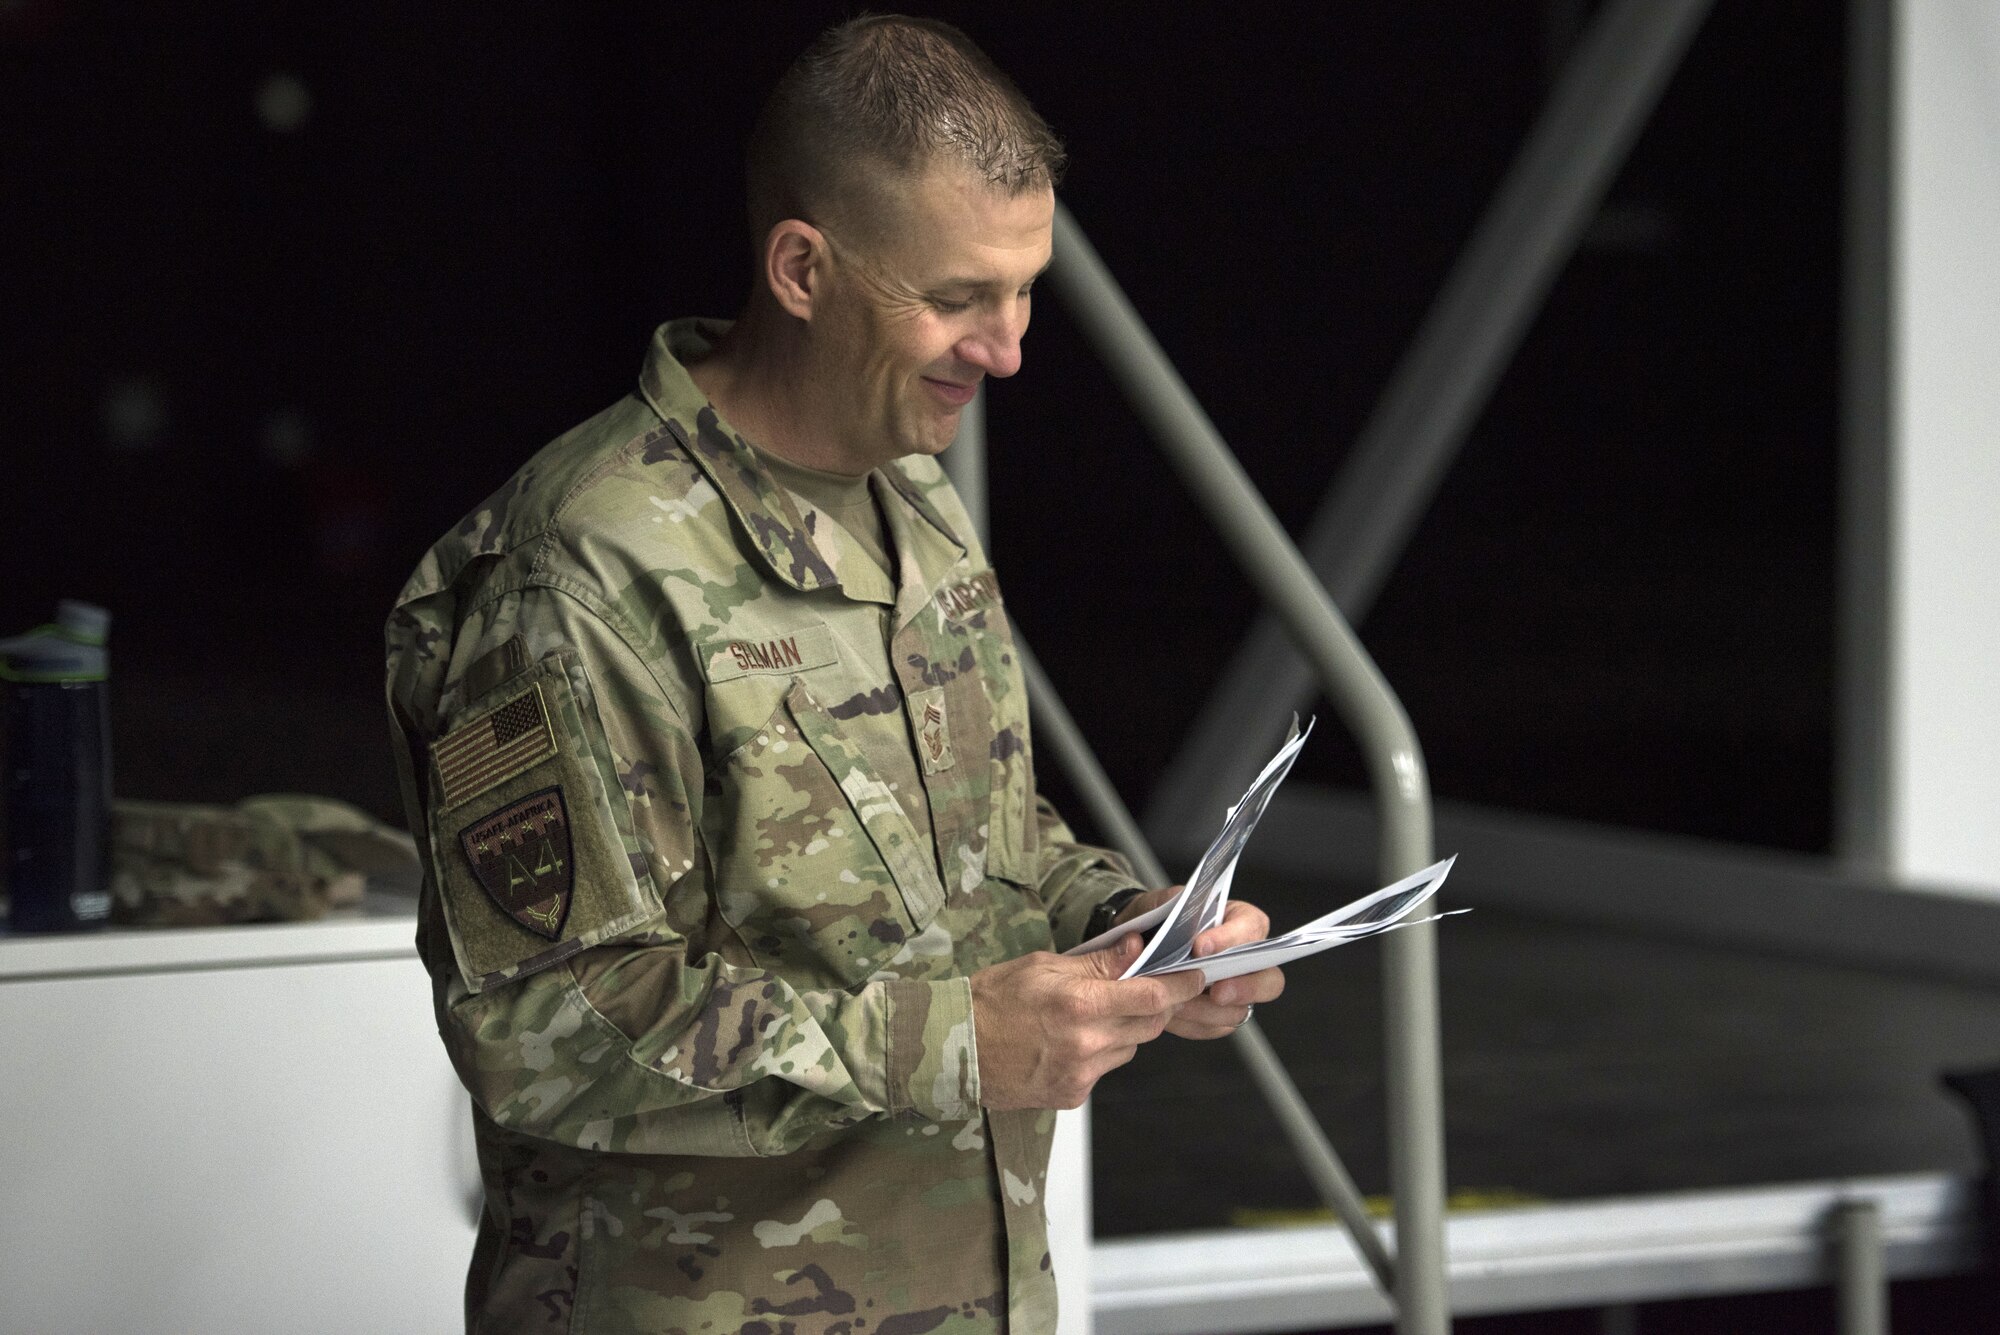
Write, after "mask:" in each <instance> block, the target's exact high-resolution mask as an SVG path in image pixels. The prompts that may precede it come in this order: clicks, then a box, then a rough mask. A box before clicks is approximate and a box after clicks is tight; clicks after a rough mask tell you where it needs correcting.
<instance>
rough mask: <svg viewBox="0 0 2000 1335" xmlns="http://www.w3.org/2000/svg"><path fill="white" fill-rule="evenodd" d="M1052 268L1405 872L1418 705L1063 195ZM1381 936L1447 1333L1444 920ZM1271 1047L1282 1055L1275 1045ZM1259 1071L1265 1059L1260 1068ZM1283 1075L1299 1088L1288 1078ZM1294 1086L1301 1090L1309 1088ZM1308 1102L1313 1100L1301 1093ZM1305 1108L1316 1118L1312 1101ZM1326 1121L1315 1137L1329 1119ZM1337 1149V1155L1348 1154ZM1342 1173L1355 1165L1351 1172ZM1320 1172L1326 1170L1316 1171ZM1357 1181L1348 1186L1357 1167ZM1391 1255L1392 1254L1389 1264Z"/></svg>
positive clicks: (1410, 1297) (1423, 793)
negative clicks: (1316, 695) (1365, 782)
mask: <svg viewBox="0 0 2000 1335" xmlns="http://www.w3.org/2000/svg"><path fill="white" fill-rule="evenodd" d="M1048 281H1049V282H1050V284H1051V285H1052V286H1053V287H1054V289H1055V291H1056V293H1057V295H1058V296H1060V297H1061V298H1062V299H1063V302H1064V304H1065V305H1066V306H1067V307H1068V308H1069V310H1070V312H1071V313H1072V315H1073V316H1074V317H1075V319H1076V321H1077V323H1078V325H1079V326H1080V327H1081V328H1082V329H1083V332H1084V334H1085V336H1086V337H1088V338H1089V340H1090V341H1091V343H1092V344H1093V345H1094V346H1095V347H1096V349H1097V351H1098V354H1099V356H1101V357H1103V359H1104V361H1105V363H1106V365H1107V367H1108V368H1109V370H1110V372H1111V375H1112V378H1113V379H1114V380H1116V381H1117V382H1118V384H1119V387H1120V388H1121V389H1122V390H1123V391H1124V392H1125V395H1126V397H1127V398H1128V399H1129V400H1130V401H1131V403H1132V406H1133V407H1134V409H1135V410H1136V411H1137V412H1138V414H1139V417H1140V419H1141V420H1142V421H1143V422H1144V423H1145V424H1146V426H1147V427H1148V428H1149V430H1150V431H1151V433H1152V435H1153V437H1154V439H1155V441H1156V442H1157V443H1158V444H1159V445H1160V448H1161V450H1162V451H1163V452H1164V453H1165V454H1166V456H1167V460H1168V462H1169V463H1171V464H1172V465H1173V467H1174V469H1175V471H1176V472H1177V473H1179V474H1180V476H1181V479H1182V481H1183V482H1185V483H1186V484H1187V486H1188V489H1189V491H1190V492H1191V493H1192V495H1193V497H1194V499H1195V501H1196V503H1197V504H1199V505H1200V506H1201V507H1202V508H1203V509H1204V510H1205V511H1206V512H1207V513H1208V516H1209V519H1210V521H1211V522H1212V523H1213V524H1214V525H1215V527H1216V529H1217V530H1218V532H1219V533H1220V534H1221V536H1222V538H1223V540H1224V542H1225V543H1226V544H1227V545H1228V546H1229V548H1230V550H1231V552H1232V553H1233V554H1234V555H1235V557H1236V559H1237V561H1238V563H1239V564H1240V565H1241V566H1242V567H1243V569H1244V572H1245V573H1246V574H1247V575H1248V576H1249V577H1250V581H1251V583H1252V585H1253V586H1254V587H1255V588H1256V590H1257V592H1258V594H1259V596H1260V597H1261V598H1262V599H1263V601H1264V603H1265V604H1266V606H1267V607H1268V608H1269V609H1270V610H1272V611H1273V612H1275V613H1276V614H1277V616H1278V617H1279V618H1280V619H1281V620H1282V621H1283V622H1284V624H1285V626H1286V627H1287V629H1288V630H1289V631H1290V632H1291V634H1292V636H1293V638H1294V640H1295V641H1296V642H1297V645H1298V648H1299V650H1300V652H1301V653H1303V654H1304V655H1305V657H1306V659H1307V660H1308V661H1309V662H1310V663H1311V664H1312V666H1313V668H1314V671H1315V673H1316V675H1317V677H1318V679H1319V681H1320V683H1321V685H1322V687H1323V688H1324V690H1325V691H1326V694H1327V696H1328V698H1329V699H1330V700H1331V701H1332V703H1333V706H1334V708H1335V710H1336V711H1337V712H1338V713H1339V714H1340V716H1341V718H1342V720H1343V721H1344V722H1345V723H1346V724H1347V726H1348V728H1349V729H1350V730H1351V731H1352V732H1353V733H1354V735H1355V737H1356V739H1357V741H1358V742H1359V743H1360V746H1361V751H1362V755H1363V758H1364V760H1365V762H1366V764H1367V767H1368V771H1369V776H1370V780H1371V785H1372V787H1373V790H1374V793H1375V797H1376V802H1377V806H1378V810H1379V812H1380V816H1381V830H1382V847H1381V855H1380V856H1381V861H1380V870H1381V874H1382V876H1383V878H1384V879H1385V880H1394V879H1397V878H1399V877H1402V876H1404V875H1407V874H1409V873H1410V872H1412V871H1415V870H1417V869H1418V868H1420V867H1422V866H1424V865H1426V864H1427V863H1428V862H1429V861H1430V860H1431V809H1430V785H1429V782H1428V779H1427V778H1426V775H1425V772H1424V762H1423V752H1422V750H1421V749H1420V748H1419V747H1418V745H1417V739H1416V734H1415V732H1414V730H1413V729H1412V728H1411V727H1410V721H1409V717H1408V716H1407V715H1406V714H1405V713H1404V711H1403V707H1402V705H1401V703H1400V702H1399V701H1398V700H1397V699H1396V696H1395V694H1394V692H1392V691H1391V690H1390V689H1389V686H1388V683H1387V682H1385V681H1384V680H1383V679H1382V674H1381V673H1380V672H1379V671H1378V670H1377V669H1376V667H1375V664H1374V662H1373V660H1371V659H1370V658H1369V657H1368V654H1367V652H1366V651H1365V650H1364V649H1363V648H1362V647H1361V645H1360V643H1359V641H1357V640H1356V639H1355V638H1354V633H1353V632H1352V631H1351V630H1350V629H1349V628H1348V626H1347V623H1346V622H1345V621H1344V620H1343V619H1342V618H1341V615H1340V613H1339V611H1338V610H1337V609H1335V607H1334V605H1333V601H1332V599H1331V598H1329V597H1328V596H1327V593H1326V590H1325V588H1324V587H1322V586H1321V584H1320V583H1319V581H1318V579H1317V578H1315V576H1314V575H1313V572H1312V569H1311V567H1310V566H1309V565H1308V564H1307V563H1306V560H1305V558H1304V556H1302V555H1301V554H1300V553H1299V550H1298V548H1297V547H1296V546H1294V545H1293V543H1292V542H1291V540H1290V538H1288V537H1287V536H1286V534H1285V530H1284V526H1283V525H1281V524H1280V523H1279V522H1278V520H1277V517H1276V516H1275V515H1273V514H1272V513H1271V510H1270V507H1269V506H1268V505H1266V504H1265V503H1264V499H1263V497H1262V496H1261V495H1259V494H1258V492H1257V489H1256V487H1255V486H1254V485H1252V483H1251V481H1250V479H1249V477H1248V476H1247V475H1246V474H1245V473H1244V472H1243V469H1242V466H1241V465H1240V464H1239V463H1237V461H1236V457H1235V455H1233V454H1232V453H1230V451H1229V448H1228V446H1227V445H1225V444H1224V443H1223V440H1222V437H1221V434H1220V433H1219V432H1217V431H1216V429H1215V425H1214V423H1213V422H1211V421H1210V420H1209V418H1208V415H1207V414H1206V413H1205V412H1203V411H1202V408H1201V405H1200V404H1199V403H1197V402H1196V401H1195V397H1194V395H1193V393H1192V392H1190V391H1189V389H1188V387H1187V385H1186V383H1185V382H1184V381H1182V379H1181V378H1180V375H1179V373H1177V372H1176V371H1175V370H1174V368H1173V365H1172V363H1171V362H1169V361H1168V360H1167V356H1166V353H1165V352H1164V351H1162V350H1161V348H1160V345H1159V343H1158V342H1157V341H1156V340H1155V339H1154V338H1153V336H1152V333H1151V331H1150V330H1148V329H1147V328H1146V326H1145V324H1144V323H1143V322H1142V321H1141V320H1140V319H1139V316H1138V313H1137V312H1136V311H1135V310H1134V309H1133V308H1132V303H1131V302H1130V301H1129V300H1128V299H1127V298H1126V296H1125V294H1124V292H1123V291H1122V290H1121V289H1120V288H1119V286H1118V284H1117V281H1116V280H1115V279H1113V278H1112V277H1111V274H1110V272H1109V271H1108V270H1107V269H1106V268H1105V267H1104V262H1103V261H1102V260H1101V259H1099V258H1098V255H1097V252H1096V250H1095V249H1093V248H1092V246H1091V245H1090V242H1089V241H1088V240H1087V239H1086V238H1085V237H1084V235H1083V232H1082V230H1081V229H1080V228H1079V227H1078V226H1077V224H1076V220H1075V219H1074V218H1072V217H1071V216H1070V213H1069V210H1068V209H1067V208H1066V207H1064V206H1063V204H1062V203H1061V202H1060V201H1058V202H1057V204H1056V210H1055V259H1054V263H1053V264H1052V265H1051V266H1050V268H1049V272H1048ZM1043 694H1048V692H1046V691H1045V692H1043ZM1383 946H1384V970H1383V1002H1384V1012H1385V1014H1384V1023H1385V1026H1386V1029H1387V1041H1386V1045H1385V1046H1386V1051H1387V1067H1388V1071H1387V1076H1388V1079H1387V1084H1388V1103H1389V1109H1388V1112H1389V1119H1388V1120H1389V1176H1390V1190H1391V1192H1392V1194H1393V1197H1394V1200H1395V1233H1396V1262H1395V1264H1394V1267H1393V1285H1394V1292H1393V1299H1394V1302H1395V1306H1396V1312H1397V1322H1396V1326H1397V1330H1398V1332H1399V1333H1400V1335H1444V1332H1445V1331H1447V1330H1448V1329H1449V1324H1450V1316H1449V1309H1448V1303H1447V1298H1446V1290H1445V1279H1444V1117H1443V1110H1442V1088H1441V1084H1442V1082H1441V1077H1440V1061H1439V1055H1438V1047H1439V1044H1438V1007H1437V945H1436V936H1435V927H1434V926H1433V925H1424V926H1417V927H1411V928H1408V929H1406V930H1404V931H1401V932H1396V933H1392V934H1390V935H1389V936H1388V937H1387V938H1385V940H1384V942H1383ZM1256 1045H1257V1040H1256V1039H1251V1040H1247V1041H1246V1044H1245V1045H1242V1046H1240V1047H1239V1051H1242V1052H1245V1053H1250V1052H1252V1051H1253V1050H1254V1049H1255V1048H1256ZM1263 1051H1264V1053H1265V1054H1267V1055H1269V1049H1268V1046H1266V1047H1265V1048H1264V1049H1263ZM1258 1069H1259V1066H1258V1065H1257V1064H1256V1063H1255V1062H1254V1061H1253V1064H1252V1070H1253V1072H1254V1071H1257V1070H1258ZM1281 1074H1282V1073H1281ZM1284 1083H1285V1085H1287V1086H1289V1084H1290V1081H1289V1079H1288V1078H1287V1079H1285V1080H1284ZM1260 1087H1261V1086H1260ZM1292 1092H1293V1094H1294V1096H1296V1090H1293V1091H1292ZM1274 1107H1276V1108H1278V1111H1279V1114H1280V1117H1281V1118H1282V1117H1284V1116H1285V1111H1284V1109H1283V1108H1282V1107H1279V1106H1278V1104H1277V1103H1274ZM1299 1110H1300V1111H1303V1105H1302V1103H1301V1105H1300V1109H1299ZM1306 1117H1307V1119H1308V1120H1310V1114H1306ZM1314 1132H1315V1135H1317V1127H1316V1126H1315V1128H1314ZM1319 1138H1320V1139H1321V1140H1323V1136H1321V1137H1319ZM1328 1148H1329V1153H1330V1149H1331V1147H1330V1146H1329V1147H1328ZM1309 1162H1311V1159H1310V1156H1309ZM1333 1163H1334V1165H1335V1166H1336V1167H1338V1159H1337V1158H1336V1159H1334V1160H1333ZM1340 1176H1341V1177H1345V1171H1344V1170H1341V1172H1340ZM1316 1185H1322V1186H1323V1187H1324V1186H1325V1183H1323V1182H1320V1181H1319V1179H1318V1178H1317V1177H1316ZM1347 1185H1348V1188H1349V1190H1351V1189H1352V1183H1351V1181H1350V1182H1348V1184H1347ZM1339 1194H1340V1193H1339V1192H1338V1191H1335V1192H1333V1193H1332V1195H1333V1196H1338V1195H1339ZM1329 1204H1332V1205H1333V1206H1334V1208H1335V1209H1336V1211H1340V1212H1341V1213H1342V1217H1343V1219H1344V1218H1346V1212H1345V1211H1344V1209H1343V1206H1342V1203H1341V1202H1340V1201H1338V1200H1335V1199H1331V1198H1330V1199H1329ZM1350 1227H1352V1225H1350ZM1373 1232H1374V1231H1373V1229H1372V1228H1361V1229H1356V1230H1355V1241H1356V1245H1357V1246H1358V1247H1360V1248H1361V1249H1362V1250H1363V1254H1364V1255H1366V1254H1368V1252H1367V1243H1366V1242H1365V1241H1364V1237H1367V1238H1372V1237H1373ZM1377 1245H1378V1247H1379V1242H1378V1243H1377ZM1384 1260H1386V1258H1384ZM1371 1263H1372V1258H1371ZM1388 1269H1389V1268H1388V1267H1386V1266H1385V1267H1382V1268H1380V1269H1378V1273H1383V1274H1386V1273H1387V1272H1388Z"/></svg>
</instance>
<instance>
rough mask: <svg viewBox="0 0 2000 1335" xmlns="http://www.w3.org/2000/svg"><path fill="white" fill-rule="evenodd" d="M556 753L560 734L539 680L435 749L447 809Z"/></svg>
mask: <svg viewBox="0 0 2000 1335" xmlns="http://www.w3.org/2000/svg"><path fill="white" fill-rule="evenodd" d="M555 753H556V735H555V731H554V730H553V729H552V728H550V726H549V710H548V706H547V705H546V704H544V703H543V701H542V688H541V684H540V683H539V682H537V683H536V684H535V685H532V686H530V687H529V688H528V689H527V690H525V691H523V692H521V694H519V695H517V696H515V697H514V698H512V699H511V700H508V701H506V702H505V703H502V704H498V705H495V706H494V707H493V708H491V709H489V710H487V711H486V712H485V713H483V714H479V715H477V716H475V717H474V718H472V719H470V720H468V721H467V722H465V723H463V724H460V725H459V726H458V727H456V728H453V729H452V730H451V731H450V732H448V733H446V734H445V735H444V736H442V737H440V738H438V740H437V742H436V744H435V745H433V746H432V747H431V759H432V760H433V761H434V762H435V763H436V765H437V771H438V787H439V789H440V791H441V793H442V795H443V798H444V805H445V806H447V807H455V806H458V805H459V804H460V803H462V802H469V801H471V800H472V799H473V798H475V797H477V796H479V795H480V794H481V793H483V792H485V791H486V790H487V789H489V788H492V787H493V786H494V785H496V784H500V783H504V782H506V781H507V780H508V779H511V778H513V777H514V776H515V775H516V774H519V773H520V772H521V771H522V770H525V769H527V768H529V767H530V766H532V765H538V764H540V763H541V762H542V761H544V760H547V759H548V758H549V757H550V756H552V755H554V754H555Z"/></svg>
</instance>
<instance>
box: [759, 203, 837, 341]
mask: <svg viewBox="0 0 2000 1335" xmlns="http://www.w3.org/2000/svg"><path fill="white" fill-rule="evenodd" d="M826 260H827V246H826V236H825V234H823V233H822V232H821V231H820V230H819V228H817V227H814V226H813V225H812V224H811V223H809V222H802V221H800V220H799V219H797V218H787V219H785V220H784V221H783V222H781V223H778V224H776V225H775V226H773V227H772V228H771V231H770V234H769V235H768V236H766V237H765V238H764V283H765V285H766V286H767V287H769V288H770V289H771V295H772V296H773V297H775V298H777V302H778V306H779V308H780V309H782V310H783V311H784V312H785V313H786V314H787V315H791V316H794V317H796V318H798V319H800V320H808V321H809V320H811V319H812V314H813V302H814V300H815V299H816V298H817V297H818V295H819V291H820V285H821V283H822V281H823V279H824V278H825V270H826Z"/></svg>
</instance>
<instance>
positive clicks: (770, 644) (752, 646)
mask: <svg viewBox="0 0 2000 1335" xmlns="http://www.w3.org/2000/svg"><path fill="white" fill-rule="evenodd" d="M704 652H705V655H706V658H707V666H708V679H709V681H711V682H724V681H732V680H734V679H735V678H737V677H751V676H790V675H791V674H792V673H795V672H804V671H807V670H808V669H811V668H817V667H826V666H828V665H830V664H833V663H837V662H839V661H840V654H839V653H838V652H837V651H836V650H835V649H834V647H833V632H832V631H830V630H828V629H827V628H826V627H825V626H823V625H815V626H806V627H804V628H803V629H800V630H789V631H785V632H784V633H782V634H776V635H766V636H760V637H758V638H755V639H744V640H717V641H716V642H715V643H713V644H710V645H707V646H706V647H705V651H704Z"/></svg>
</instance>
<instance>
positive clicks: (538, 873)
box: [458, 787, 576, 941]
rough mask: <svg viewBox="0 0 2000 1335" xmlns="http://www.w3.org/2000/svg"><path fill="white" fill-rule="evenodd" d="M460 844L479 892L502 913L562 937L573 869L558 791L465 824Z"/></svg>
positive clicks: (531, 928) (547, 934) (565, 816)
mask: <svg viewBox="0 0 2000 1335" xmlns="http://www.w3.org/2000/svg"><path fill="white" fill-rule="evenodd" d="M458 843H459V847H460V848H463V849H464V850H465V857H466V860H467V861H468V862H470V863H471V864H472V874H473V875H474V876H475V877H477V878H478V880H479V885H480V888H481V889H483V890H485V891H486V894H487V896H488V898H490V899H492V901H493V902H494V903H495V904H496V905H498V906H499V908H500V911H501V912H502V913H504V914H506V915H507V916H508V917H510V918H512V919H513V920H514V921H515V922H517V923H519V924H521V926H523V927H525V928H527V929H528V930H529V931H531V932H533V933H535V934H536V935H537V936H545V937H547V938H548V939H549V940H551V941H555V940H558V939H560V938H561V936H562V928H563V920H564V919H565V918H567V917H568V916H569V903H570V892H571V891H572V889H573V888H574V887H575V885H576V868H575V865H574V864H573V862H572V861H571V857H570V840H569V812H568V810H567V809H566V808H565V807H564V806H563V795H562V789H561V788H560V787H555V788H544V789H543V790H542V791H541V792H539V793H535V794H533V795H531V796H528V797H524V798H522V799H521V800H520V801H518V802H516V803H514V804H513V805H512V806H509V807H505V808H503V809H502V810H499V811H496V812H494V813H493V814H492V815H491V816H488V817H486V818H485V819H484V820H481V821H476V822H474V823H473V824H471V825H468V826H466V827H465V828H464V829H463V830H460V831H459V834H458Z"/></svg>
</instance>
